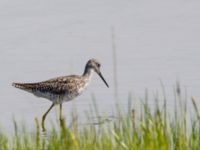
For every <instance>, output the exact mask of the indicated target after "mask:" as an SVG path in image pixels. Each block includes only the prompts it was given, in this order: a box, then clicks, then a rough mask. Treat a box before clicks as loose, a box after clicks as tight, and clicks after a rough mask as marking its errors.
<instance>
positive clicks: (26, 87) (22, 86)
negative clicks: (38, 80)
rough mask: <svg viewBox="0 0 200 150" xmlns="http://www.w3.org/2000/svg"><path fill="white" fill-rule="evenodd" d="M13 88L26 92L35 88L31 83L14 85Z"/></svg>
mask: <svg viewBox="0 0 200 150" xmlns="http://www.w3.org/2000/svg"><path fill="white" fill-rule="evenodd" d="M12 86H14V87H16V88H18V89H21V90H25V91H29V90H32V88H33V84H30V83H12Z"/></svg>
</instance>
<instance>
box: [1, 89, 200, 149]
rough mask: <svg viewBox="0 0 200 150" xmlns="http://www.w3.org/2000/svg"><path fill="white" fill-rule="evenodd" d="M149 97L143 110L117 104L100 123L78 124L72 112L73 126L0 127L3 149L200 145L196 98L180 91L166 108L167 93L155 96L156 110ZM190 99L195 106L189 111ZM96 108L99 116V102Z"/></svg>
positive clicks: (189, 147)
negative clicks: (160, 97)
mask: <svg viewBox="0 0 200 150" xmlns="http://www.w3.org/2000/svg"><path fill="white" fill-rule="evenodd" d="M147 99H148V98H146V100H144V103H142V106H141V107H142V108H141V112H140V113H139V112H136V111H135V110H134V109H132V108H131V104H130V103H129V107H128V111H127V112H123V111H122V109H121V108H120V107H119V106H116V110H117V111H116V113H115V118H113V119H112V121H107V120H109V119H110V118H99V119H98V121H99V125H94V124H89V125H85V126H79V124H78V122H77V119H76V117H75V115H71V117H72V118H73V119H72V120H73V121H72V122H71V126H70V127H67V126H66V124H65V122H64V121H63V122H61V123H60V127H59V128H54V127H52V129H48V131H47V132H46V133H43V132H42V131H41V127H40V123H39V121H38V120H37V119H36V120H35V123H36V124H35V130H33V131H31V132H30V131H29V132H27V131H26V130H25V129H24V127H21V126H20V127H19V125H18V124H17V123H16V122H14V129H15V132H14V134H13V135H7V134H6V133H4V132H3V131H0V150H46V149H48V150H111V149H112V150H140V149H141V150H171V149H176V150H188V149H193V150H198V149H199V146H200V113H199V110H198V106H197V104H196V101H195V99H194V98H192V99H191V100H190V101H188V102H187V101H186V99H185V98H182V97H181V95H180V93H179V91H177V92H176V94H175V104H176V107H175V108H174V110H173V111H172V110H171V109H167V100H166V98H165V97H164V99H163V104H159V103H158V101H159V100H158V98H155V108H154V110H151V109H150V106H149V104H148V101H147ZM187 103H191V104H192V106H193V107H192V109H193V110H190V112H188V108H187ZM169 110H170V111H169ZM93 112H94V114H96V116H98V108H97V107H96V105H94V111H93ZM192 112H193V113H192ZM137 115H138V116H137ZM187 115H192V117H187ZM87 117H88V118H89V119H88V122H89V121H91V120H90V119H91V117H92V114H91V115H87Z"/></svg>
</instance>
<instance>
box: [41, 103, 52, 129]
mask: <svg viewBox="0 0 200 150" xmlns="http://www.w3.org/2000/svg"><path fill="white" fill-rule="evenodd" d="M53 106H54V103H53V104H52V105H51V106H50V108H49V109H48V110H47V111H46V112H45V114H44V115H43V116H42V129H43V131H45V130H46V129H45V126H44V120H45V118H46V116H47V114H48V113H49V112H50V110H51V109H52V108H53Z"/></svg>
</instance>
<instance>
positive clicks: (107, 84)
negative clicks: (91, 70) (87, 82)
mask: <svg viewBox="0 0 200 150" xmlns="http://www.w3.org/2000/svg"><path fill="white" fill-rule="evenodd" d="M98 75H99V76H100V77H101V79H102V80H103V82H104V83H105V84H106V86H107V87H108V88H109V85H108V83H107V82H106V80H105V79H104V77H103V75H102V74H101V72H99V73H98Z"/></svg>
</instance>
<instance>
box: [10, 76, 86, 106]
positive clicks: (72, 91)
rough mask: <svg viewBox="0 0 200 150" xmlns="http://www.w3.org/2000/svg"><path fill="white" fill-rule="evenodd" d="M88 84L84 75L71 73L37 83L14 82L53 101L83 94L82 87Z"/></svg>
mask: <svg viewBox="0 0 200 150" xmlns="http://www.w3.org/2000/svg"><path fill="white" fill-rule="evenodd" d="M85 84H86V82H85V79H84V78H83V77H82V76H77V75H71V76H62V77H57V78H53V79H50V80H46V81H42V82H37V83H13V84H12V85H13V86H14V87H16V88H19V89H22V90H25V91H27V92H30V93H33V94H34V95H36V96H37V97H43V98H46V99H49V100H51V101H53V102H56V101H58V103H60V101H69V100H72V99H73V98H74V97H76V96H78V95H79V94H81V92H80V89H81V87H84V86H85Z"/></svg>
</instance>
